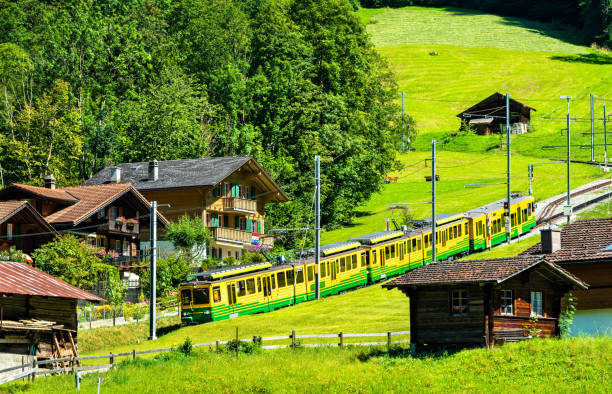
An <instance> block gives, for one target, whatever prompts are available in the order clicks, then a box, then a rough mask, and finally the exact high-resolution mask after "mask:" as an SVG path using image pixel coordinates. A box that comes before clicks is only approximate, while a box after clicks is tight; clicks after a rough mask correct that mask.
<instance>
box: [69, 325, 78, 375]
mask: <svg viewBox="0 0 612 394" xmlns="http://www.w3.org/2000/svg"><path fill="white" fill-rule="evenodd" d="M68 339H70V346H72V355H73V356H74V357H79V351H78V350H77V348H76V345H75V344H74V338H72V333H70V332H68ZM76 362H77V364H78V366H79V367H80V366H81V361H80V360H79V359H78V358H77V359H76Z"/></svg>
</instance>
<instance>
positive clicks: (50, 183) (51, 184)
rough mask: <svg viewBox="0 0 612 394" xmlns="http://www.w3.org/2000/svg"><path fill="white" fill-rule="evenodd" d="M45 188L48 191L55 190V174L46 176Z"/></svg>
mask: <svg viewBox="0 0 612 394" xmlns="http://www.w3.org/2000/svg"><path fill="white" fill-rule="evenodd" d="M45 187H46V188H47V189H52V190H55V177H54V176H53V174H49V175H46V176H45Z"/></svg>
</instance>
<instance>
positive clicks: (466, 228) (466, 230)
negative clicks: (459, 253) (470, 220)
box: [464, 223, 469, 234]
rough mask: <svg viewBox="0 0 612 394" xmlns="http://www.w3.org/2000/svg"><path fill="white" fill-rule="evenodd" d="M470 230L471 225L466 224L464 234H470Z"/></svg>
mask: <svg viewBox="0 0 612 394" xmlns="http://www.w3.org/2000/svg"><path fill="white" fill-rule="evenodd" d="M468 229H469V225H468V224H467V223H465V232H464V234H467V233H468Z"/></svg>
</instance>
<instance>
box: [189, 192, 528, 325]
mask: <svg viewBox="0 0 612 394" xmlns="http://www.w3.org/2000/svg"><path fill="white" fill-rule="evenodd" d="M505 208H506V207H505V200H500V201H496V202H493V203H491V204H487V205H485V206H482V207H478V208H475V209H472V210H470V211H468V212H465V213H461V214H441V215H436V218H435V220H436V259H437V260H447V259H454V258H458V257H462V256H465V255H467V254H470V253H475V252H478V251H481V250H484V249H487V248H489V247H492V246H495V245H497V244H499V243H502V242H505V241H506V237H507V236H506V231H505V216H504V215H505ZM510 213H511V215H510V224H511V231H510V234H511V237H518V236H520V235H521V234H525V233H527V232H529V231H530V230H531V229H532V228H533V227H535V224H536V219H535V201H534V199H533V197H532V196H512V198H511V202H510ZM431 220H432V218H429V219H425V220H423V221H420V222H419V223H418V226H416V227H415V228H413V229H407V228H403V229H400V230H387V231H377V232H373V233H371V234H366V235H363V236H359V237H354V238H351V239H349V240H348V241H346V242H336V243H332V244H328V245H324V246H322V247H321V257H320V267H321V269H320V272H319V274H320V295H321V297H326V296H330V295H334V294H338V293H340V292H344V291H346V290H350V289H353V288H357V287H362V286H367V285H369V284H372V283H376V282H380V281H382V280H385V279H387V278H390V277H393V276H396V275H400V274H402V273H404V272H406V271H408V270H411V269H414V268H417V267H420V266H422V265H424V264H427V263H430V262H431V261H432V245H431V244H432V239H433V237H432V225H431V224H432V222H431ZM316 273H317V266H316V264H315V259H314V256H309V257H307V258H301V259H299V260H296V261H292V262H289V263H280V264H273V263H271V262H262V263H253V264H244V265H237V266H227V267H222V268H218V269H213V270H209V271H205V272H200V273H197V274H193V275H190V276H188V277H187V280H186V282H185V283H183V284H181V286H180V287H179V292H178V297H179V304H180V306H181V321H182V323H183V324H197V323H205V322H211V321H216V320H223V319H231V318H235V317H238V316H243V315H248V314H253V313H262V312H270V311H273V310H275V309H278V308H282V307H286V306H290V305H295V304H298V303H301V302H305V301H309V300H313V299H314V298H315V274H316Z"/></svg>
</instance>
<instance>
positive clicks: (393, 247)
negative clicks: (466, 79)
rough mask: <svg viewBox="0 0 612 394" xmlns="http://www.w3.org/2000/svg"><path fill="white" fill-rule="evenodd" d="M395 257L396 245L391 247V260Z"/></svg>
mask: <svg viewBox="0 0 612 394" xmlns="http://www.w3.org/2000/svg"><path fill="white" fill-rule="evenodd" d="M394 257H395V245H391V258H394Z"/></svg>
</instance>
